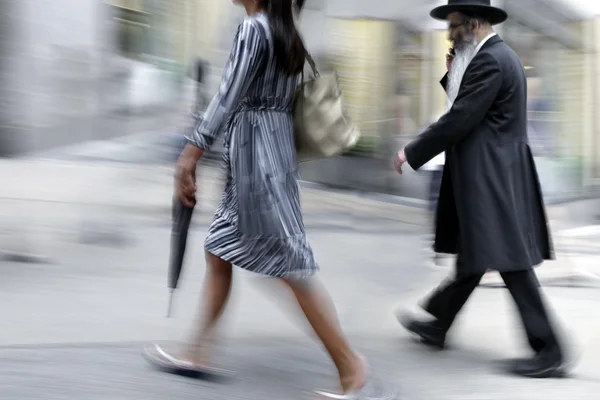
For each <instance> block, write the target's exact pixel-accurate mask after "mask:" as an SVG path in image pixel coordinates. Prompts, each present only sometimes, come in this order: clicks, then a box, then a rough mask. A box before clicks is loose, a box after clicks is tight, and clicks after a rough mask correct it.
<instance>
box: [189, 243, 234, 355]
mask: <svg viewBox="0 0 600 400" xmlns="http://www.w3.org/2000/svg"><path fill="white" fill-rule="evenodd" d="M205 257H206V275H205V278H204V289H203V293H202V303H201V305H200V309H201V311H200V316H199V322H198V325H197V329H196V330H195V331H194V333H193V336H192V340H191V344H190V346H189V347H188V349H187V351H186V353H185V355H184V359H185V360H187V361H191V362H192V363H194V364H195V365H198V366H208V365H209V364H210V362H211V360H210V359H211V355H210V351H211V347H212V346H211V342H212V340H213V336H214V332H215V328H216V325H217V323H218V322H219V318H220V317H221V315H222V314H223V310H224V309H225V305H226V304H227V300H228V299H229V294H230V292H231V280H232V275H233V270H232V265H231V264H230V263H228V262H227V261H225V260H223V259H221V258H219V257H217V256H215V255H213V254H211V253H209V252H206V253H205Z"/></svg>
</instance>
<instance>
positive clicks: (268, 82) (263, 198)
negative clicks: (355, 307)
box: [153, 0, 367, 399]
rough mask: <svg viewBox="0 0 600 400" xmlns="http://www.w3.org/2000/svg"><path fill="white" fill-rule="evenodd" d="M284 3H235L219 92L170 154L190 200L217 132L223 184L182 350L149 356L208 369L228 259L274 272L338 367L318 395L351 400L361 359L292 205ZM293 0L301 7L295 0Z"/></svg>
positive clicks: (290, 39) (297, 61) (291, 67)
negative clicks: (334, 379)
mask: <svg viewBox="0 0 600 400" xmlns="http://www.w3.org/2000/svg"><path fill="white" fill-rule="evenodd" d="M292 1H293V0H234V3H238V4H241V5H243V6H244V7H245V9H246V12H247V14H248V16H247V17H246V18H245V20H244V22H243V23H242V24H241V25H240V26H239V28H238V31H237V34H236V38H235V42H234V45H233V49H232V52H231V56H230V58H229V61H228V63H227V65H226V67H225V70H224V73H223V77H222V82H221V87H220V90H219V92H218V94H217V95H216V96H215V97H214V99H213V100H212V102H211V103H210V105H209V107H208V109H207V111H206V113H205V115H204V118H203V119H202V120H201V122H199V123H198V125H197V126H196V129H195V131H194V132H193V134H192V135H191V136H190V137H189V138H188V144H187V145H186V146H185V149H184V151H183V153H182V155H181V156H180V158H179V161H178V176H177V190H178V195H179V196H180V198H181V199H182V201H183V202H184V203H185V204H188V205H192V204H193V203H194V202H195V192H196V186H195V171H196V165H197V163H198V161H199V159H200V158H201V157H202V155H203V154H204V152H205V151H206V150H208V149H209V148H210V146H211V145H212V143H213V141H214V139H215V137H216V136H217V134H218V133H219V131H221V130H222V129H224V130H225V154H224V161H225V166H226V169H227V183H226V185H225V189H224V192H223V195H222V198H221V202H220V204H219V206H218V208H217V211H216V214H215V217H214V221H213V223H212V224H211V226H210V228H209V233H208V237H207V239H206V242H205V252H206V268H207V271H206V277H205V285H206V286H205V289H204V303H203V311H204V313H203V314H204V318H203V320H202V322H201V324H200V326H199V328H198V331H197V334H196V335H195V337H194V343H193V344H192V345H190V346H188V347H187V349H186V350H185V351H184V352H183V353H182V354H180V355H178V356H174V355H170V354H167V353H166V352H164V350H162V349H160V348H159V347H156V349H157V351H156V352H155V353H154V354H153V361H154V362H156V363H158V364H160V365H161V366H162V367H163V368H165V367H166V368H167V369H168V370H170V371H171V372H175V373H186V372H190V371H196V372H198V374H199V375H202V374H211V373H214V372H215V370H214V369H212V368H211V356H210V350H211V343H212V341H213V340H214V339H215V326H216V324H217V322H218V320H219V317H220V316H221V313H222V312H223V309H224V307H225V304H226V302H227V300H228V297H229V292H230V287H231V281H232V265H236V266H238V267H240V268H243V269H245V270H248V271H252V272H256V273H259V274H262V275H266V276H270V277H275V278H279V279H281V281H282V282H284V283H285V285H286V286H288V287H289V288H290V289H291V291H292V292H293V294H294V295H295V297H296V299H297V301H298V304H299V305H300V307H301V309H302V311H303V312H304V314H305V315H306V318H307V320H308V322H309V323H310V324H311V326H312V328H313V329H314V331H315V333H316V334H317V336H318V337H319V339H320V340H321V342H322V343H323V345H324V347H325V349H326V350H327V352H328V353H329V355H330V356H331V358H332V360H333V362H334V364H335V366H336V368H337V370H338V372H339V380H340V385H341V390H342V392H343V393H344V395H343V396H340V395H336V394H331V393H321V395H323V396H324V397H326V398H327V397H329V398H339V399H346V398H347V399H353V398H356V396H357V394H358V393H359V392H360V391H361V390H362V388H363V387H364V385H365V382H366V380H367V366H366V363H365V361H364V360H363V359H362V358H361V357H360V356H358V355H357V353H355V352H354V351H353V350H352V348H351V347H350V344H349V343H348V341H347V340H346V338H345V337H344V335H343V333H342V330H341V327H340V324H339V321H338V319H337V315H336V311H335V308H334V305H333V302H332V300H331V299H330V297H329V296H328V294H327V293H326V291H325V290H324V289H323V288H322V287H321V286H320V284H319V282H318V281H317V280H316V278H315V277H314V275H315V274H316V272H317V270H318V266H317V263H316V262H315V259H314V257H313V252H312V249H311V247H310V245H309V243H308V241H307V239H306V235H305V232H304V223H303V218H302V211H301V209H300V193H299V187H298V182H297V179H298V164H297V161H296V152H295V142H294V134H293V120H292V110H293V105H294V96H295V92H296V88H297V86H298V84H299V82H300V74H301V72H302V69H303V68H304V63H305V59H306V54H307V53H306V49H305V47H304V44H303V41H302V39H301V38H300V36H299V33H298V32H297V30H296V27H295V25H294V18H293V10H292V9H293V6H292ZM294 3H295V6H296V7H297V9H298V10H300V9H301V7H302V5H303V3H304V0H296V1H295V2H294Z"/></svg>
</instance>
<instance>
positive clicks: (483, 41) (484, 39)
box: [475, 32, 496, 54]
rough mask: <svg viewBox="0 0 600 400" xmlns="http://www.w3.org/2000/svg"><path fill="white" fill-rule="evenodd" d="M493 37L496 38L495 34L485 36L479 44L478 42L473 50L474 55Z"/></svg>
mask: <svg viewBox="0 0 600 400" xmlns="http://www.w3.org/2000/svg"><path fill="white" fill-rule="evenodd" d="M494 36H496V32H492V33H490V34H489V35H487V36H486V37H485V38H483V40H482V41H481V42H479V44H478V45H477V47H476V48H475V54H477V53H479V50H481V48H482V47H483V45H484V44H485V43H486V42H487V41H488V40H490V39H491V38H493V37H494Z"/></svg>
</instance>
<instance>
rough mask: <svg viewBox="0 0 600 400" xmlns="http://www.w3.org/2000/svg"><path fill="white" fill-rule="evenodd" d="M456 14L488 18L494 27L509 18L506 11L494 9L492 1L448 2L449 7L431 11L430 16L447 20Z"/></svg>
mask: <svg viewBox="0 0 600 400" xmlns="http://www.w3.org/2000/svg"><path fill="white" fill-rule="evenodd" d="M454 12H460V13H464V14H466V15H477V16H480V17H483V18H486V19H487V20H488V21H490V24H492V25H496V24H500V23H502V22H504V21H506V19H507V18H508V15H507V14H506V11H504V10H502V9H501V8H498V7H492V5H491V1H490V0H448V4H447V5H445V6H439V7H436V8H434V9H433V10H431V13H430V15H431V16H432V17H433V18H435V19H439V20H446V19H447V18H448V15H450V14H452V13H454Z"/></svg>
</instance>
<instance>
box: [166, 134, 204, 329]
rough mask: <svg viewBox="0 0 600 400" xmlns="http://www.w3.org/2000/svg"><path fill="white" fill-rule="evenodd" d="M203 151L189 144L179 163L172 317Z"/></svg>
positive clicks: (171, 277) (171, 278) (171, 275)
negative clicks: (199, 161)
mask: <svg viewBox="0 0 600 400" xmlns="http://www.w3.org/2000/svg"><path fill="white" fill-rule="evenodd" d="M203 153H204V151H203V150H202V149H200V148H198V147H196V146H192V145H187V146H186V147H185V149H184V150H183V152H182V153H181V155H180V156H179V160H178V161H177V172H176V180H175V196H174V199H173V209H172V212H173V227H172V230H171V259H170V263H169V289H170V290H171V296H170V298H169V308H168V311H167V317H169V316H170V315H171V306H172V302H173V293H174V291H175V289H177V285H178V283H179V276H180V275H181V270H182V268H183V258H184V255H185V248H186V244H187V235H188V230H189V228H190V222H191V220H192V213H193V211H194V207H195V206H196V190H197V187H196V165H197V164H198V160H199V159H200V157H201V156H202V154H203Z"/></svg>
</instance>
